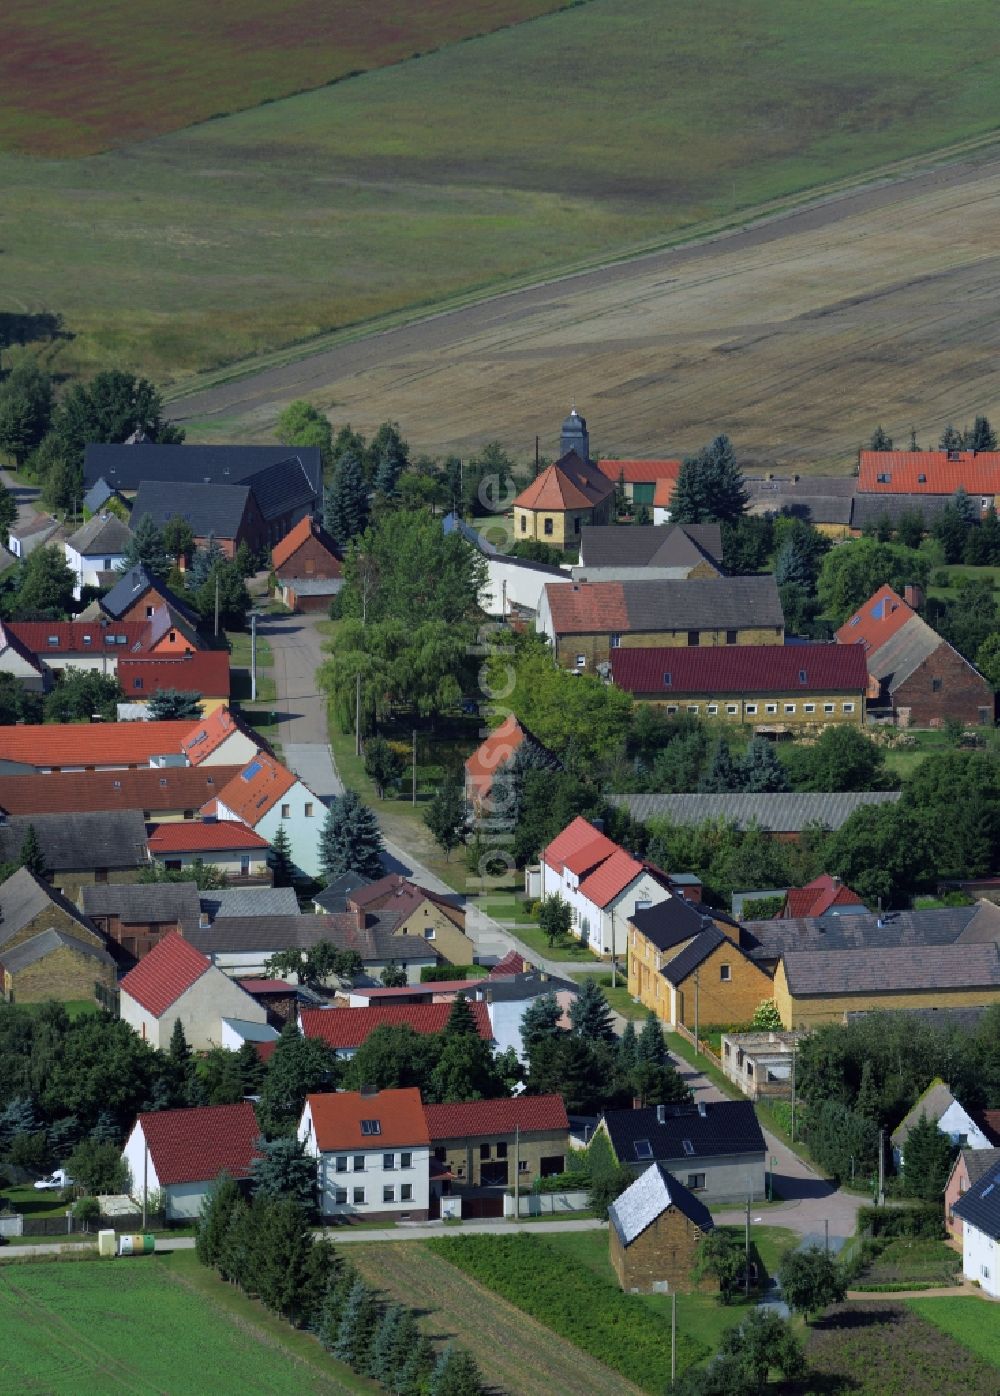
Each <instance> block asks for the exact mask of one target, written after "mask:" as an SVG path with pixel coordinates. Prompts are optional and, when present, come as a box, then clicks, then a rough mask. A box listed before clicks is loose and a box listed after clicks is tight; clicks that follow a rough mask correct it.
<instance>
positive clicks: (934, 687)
mask: <svg viewBox="0 0 1000 1396" xmlns="http://www.w3.org/2000/svg"><path fill="white" fill-rule="evenodd" d="M931 692H932V693H940V692H941V680H940V679H931Z"/></svg>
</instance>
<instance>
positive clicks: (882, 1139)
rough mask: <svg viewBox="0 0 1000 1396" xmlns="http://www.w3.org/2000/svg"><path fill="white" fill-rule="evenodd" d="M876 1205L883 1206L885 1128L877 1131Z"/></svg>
mask: <svg viewBox="0 0 1000 1396" xmlns="http://www.w3.org/2000/svg"><path fill="white" fill-rule="evenodd" d="M878 1205H879V1206H880V1207H884V1206H885V1130H884V1129H880V1130H879V1132H878Z"/></svg>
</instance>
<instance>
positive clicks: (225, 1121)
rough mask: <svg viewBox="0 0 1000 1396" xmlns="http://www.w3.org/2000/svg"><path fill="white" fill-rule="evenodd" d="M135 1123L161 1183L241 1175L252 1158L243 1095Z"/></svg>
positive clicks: (252, 1127) (252, 1124) (253, 1129)
mask: <svg viewBox="0 0 1000 1396" xmlns="http://www.w3.org/2000/svg"><path fill="white" fill-rule="evenodd" d="M144 963H145V962H144ZM137 1123H138V1124H139V1125H141V1126H142V1132H143V1135H144V1136H145V1139H146V1144H147V1145H148V1147H149V1157H150V1161H151V1162H152V1165H153V1168H154V1169H155V1170H156V1176H157V1179H158V1180H159V1183H160V1186H161V1187H170V1186H172V1185H173V1184H176V1183H204V1182H213V1181H214V1180H215V1179H216V1178H217V1177H218V1176H219V1174H220V1173H228V1174H229V1176H230V1177H231V1178H246V1177H248V1176H249V1174H250V1165H251V1164H252V1163H253V1161H254V1159H255V1158H257V1157H258V1150H257V1147H256V1145H257V1141H258V1139H259V1138H260V1126H259V1125H258V1124H257V1117H256V1115H255V1114H254V1110H253V1106H252V1105H251V1104H250V1102H249V1101H248V1100H241V1101H240V1103H239V1104H238V1105H198V1106H195V1107H194V1108H193V1109H190V1110H155V1111H150V1112H149V1113H148V1114H144V1115H140V1116H139V1118H138V1121H137Z"/></svg>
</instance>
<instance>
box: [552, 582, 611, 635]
mask: <svg viewBox="0 0 1000 1396" xmlns="http://www.w3.org/2000/svg"><path fill="white" fill-rule="evenodd" d="M545 595H546V597H547V598H548V603H549V614H550V615H551V617H552V625H553V627H554V629H555V632H556V634H557V635H599V634H601V633H602V632H603V631H606V630H612V631H615V630H617V631H622V630H630V629H631V624H630V622H629V618H628V609H627V607H626V605H625V587H624V586H623V584H622V583H621V582H574V583H573V584H572V586H566V584H565V583H564V582H548V583H547V584H546V587H545Z"/></svg>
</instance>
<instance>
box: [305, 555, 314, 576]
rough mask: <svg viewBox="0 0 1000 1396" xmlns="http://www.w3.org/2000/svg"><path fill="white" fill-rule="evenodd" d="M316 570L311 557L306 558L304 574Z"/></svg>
mask: <svg viewBox="0 0 1000 1396" xmlns="http://www.w3.org/2000/svg"><path fill="white" fill-rule="evenodd" d="M315 571H316V564H315V562H314V561H313V559H312V558H311V557H307V558H306V576H308V575H309V574H310V573H311V572H315Z"/></svg>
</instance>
